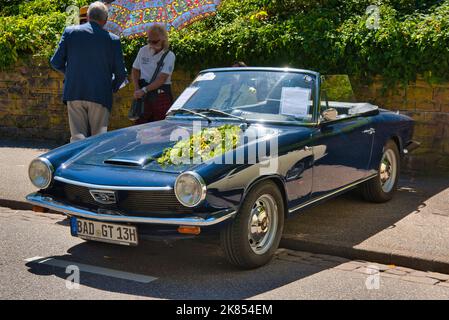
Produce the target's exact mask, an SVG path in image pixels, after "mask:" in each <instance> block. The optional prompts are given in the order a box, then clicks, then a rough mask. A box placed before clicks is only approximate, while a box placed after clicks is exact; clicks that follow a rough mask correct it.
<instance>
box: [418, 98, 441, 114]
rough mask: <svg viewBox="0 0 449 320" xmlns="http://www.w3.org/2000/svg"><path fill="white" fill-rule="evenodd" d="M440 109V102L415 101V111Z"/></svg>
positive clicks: (436, 110) (435, 110)
mask: <svg viewBox="0 0 449 320" xmlns="http://www.w3.org/2000/svg"><path fill="white" fill-rule="evenodd" d="M440 110H441V104H440V103H437V102H435V101H432V100H418V101H416V111H433V112H438V111H440Z"/></svg>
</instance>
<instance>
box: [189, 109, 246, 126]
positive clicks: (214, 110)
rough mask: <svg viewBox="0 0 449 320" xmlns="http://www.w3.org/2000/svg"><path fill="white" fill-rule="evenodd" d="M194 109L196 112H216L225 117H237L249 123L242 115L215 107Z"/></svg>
mask: <svg viewBox="0 0 449 320" xmlns="http://www.w3.org/2000/svg"><path fill="white" fill-rule="evenodd" d="M194 110H195V111H196V112H201V113H203V112H208V113H212V114H217V115H221V116H225V117H230V118H234V119H238V120H240V121H241V122H244V123H246V124H247V125H250V122H249V121H248V120H247V119H245V118H243V117H240V116H236V115H235V114H231V113H228V112H225V111H221V110H217V109H194Z"/></svg>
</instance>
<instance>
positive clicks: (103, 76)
mask: <svg viewBox="0 0 449 320" xmlns="http://www.w3.org/2000/svg"><path fill="white" fill-rule="evenodd" d="M87 19H88V23H85V24H82V25H76V26H69V27H67V28H66V29H65V30H64V33H63V35H62V37H61V41H60V42H59V46H58V48H57V50H56V52H55V54H54V55H53V57H52V58H51V60H50V62H51V65H52V66H53V67H54V68H55V69H56V70H59V71H61V72H63V73H64V75H65V79H64V89H63V101H64V103H66V104H67V109H68V115H69V125H70V133H71V139H70V141H71V142H74V141H77V140H81V139H84V138H86V137H88V136H89V135H92V136H93V135H97V134H100V133H103V132H106V131H107V127H108V123H109V115H110V112H111V108H112V94H113V92H116V91H117V90H118V89H119V88H120V85H121V84H122V83H123V81H124V80H125V79H126V68H125V65H124V62H123V53H122V48H121V44H120V39H119V37H118V36H116V35H114V34H112V33H109V32H107V31H106V30H104V29H103V26H104V25H105V24H106V22H107V20H108V9H107V7H106V5H105V4H104V3H102V2H100V1H97V2H94V3H92V4H91V5H90V6H89V9H88V11H87Z"/></svg>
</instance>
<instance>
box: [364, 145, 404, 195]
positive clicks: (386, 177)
mask: <svg viewBox="0 0 449 320" xmlns="http://www.w3.org/2000/svg"><path fill="white" fill-rule="evenodd" d="M399 171H400V157H399V150H398V147H397V145H396V143H395V142H394V141H392V140H389V141H388V142H387V143H386V144H385V146H384V149H383V154H382V159H381V161H380V164H379V169H378V173H377V176H376V177H374V178H373V179H371V180H369V181H367V182H365V183H364V184H363V185H362V186H361V191H362V195H363V197H364V198H365V200H367V201H371V202H379V203H380V202H386V201H389V200H391V198H393V194H394V193H395V191H396V188H397V185H398V180H399Z"/></svg>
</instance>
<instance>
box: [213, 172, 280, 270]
mask: <svg viewBox="0 0 449 320" xmlns="http://www.w3.org/2000/svg"><path fill="white" fill-rule="evenodd" d="M261 201H262V202H261ZM264 201H267V202H270V203H271V202H273V203H274V204H275V205H274V206H270V205H267V206H269V207H273V208H274V210H272V212H273V215H272V217H273V219H263V220H264V221H269V222H268V225H271V227H270V229H269V230H270V231H268V232H267V234H269V235H268V236H267V237H268V239H270V240H268V241H267V243H266V245H265V246H264V248H263V249H261V251H260V252H259V253H256V252H255V251H254V250H257V249H253V248H252V246H251V245H250V241H252V242H253V244H254V243H255V242H254V241H253V240H252V239H249V236H250V234H252V233H251V232H250V231H249V221H250V218H251V219H253V213H254V212H255V211H254V209H253V208H254V207H255V206H257V204H256V202H257V203H259V204H260V203H263V202H264ZM258 208H260V206H259V207H258ZM258 212H261V211H258ZM264 212H265V211H264ZM267 212H268V211H267ZM274 215H276V217H274ZM265 216H266V215H265ZM276 219H277V220H276ZM256 221H258V220H256ZM273 224H275V225H276V226H275V227H273ZM262 225H263V224H262ZM283 228H284V201H283V197H282V194H281V192H280V190H279V188H278V187H277V185H276V184H275V183H274V182H272V181H262V182H260V183H259V184H257V185H256V186H255V187H254V188H253V189H252V190H251V191H250V192H249V194H248V195H247V196H246V197H245V200H244V201H243V203H242V205H241V207H240V210H239V211H238V213H237V214H236V216H235V218H234V219H233V220H232V221H231V222H230V223H229V224H228V225H227V226H226V227H224V228H223V229H222V231H221V235H220V236H221V237H220V238H221V239H220V240H221V245H222V248H223V250H224V252H225V254H226V257H227V258H228V260H229V262H230V263H231V264H233V265H235V266H237V267H239V268H243V269H253V268H257V267H261V266H263V265H265V264H267V263H268V262H269V261H270V260H271V259H272V258H273V256H274V254H275V252H276V249H277V248H278V246H279V242H280V240H281V236H282V231H283ZM272 232H274V233H272ZM263 239H265V238H263ZM264 250H266V251H265V252H263V251H264Z"/></svg>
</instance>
